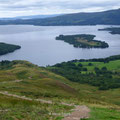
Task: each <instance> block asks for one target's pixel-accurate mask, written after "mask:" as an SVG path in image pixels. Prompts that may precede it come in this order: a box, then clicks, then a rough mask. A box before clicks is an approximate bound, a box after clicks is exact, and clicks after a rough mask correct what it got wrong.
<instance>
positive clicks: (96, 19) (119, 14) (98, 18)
mask: <svg viewBox="0 0 120 120" xmlns="http://www.w3.org/2000/svg"><path fill="white" fill-rule="evenodd" d="M0 24H31V25H41V26H57V25H58V26H59V25H97V24H98V25H101V24H105V25H120V9H117V10H109V11H104V12H93V13H73V14H66V15H61V16H57V17H52V18H45V19H29V20H20V19H19V20H13V21H9V20H5V21H4V20H3V21H2V20H1V21H0Z"/></svg>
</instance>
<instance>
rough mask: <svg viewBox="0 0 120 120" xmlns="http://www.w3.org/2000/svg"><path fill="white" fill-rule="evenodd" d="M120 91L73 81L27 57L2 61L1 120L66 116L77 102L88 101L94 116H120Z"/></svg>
mask: <svg viewBox="0 0 120 120" xmlns="http://www.w3.org/2000/svg"><path fill="white" fill-rule="evenodd" d="M119 92H120V89H114V90H107V91H100V90H98V88H97V87H93V86H90V85H87V84H79V83H75V82H71V81H69V80H67V79H66V78H64V77H62V76H59V75H57V74H55V73H52V72H50V71H49V69H46V68H43V67H38V66H36V65H33V64H31V63H29V62H27V61H13V62H9V61H2V62H0V119H1V120H8V119H11V120H16V119H19V120H21V119H34V118H36V120H62V118H63V117H64V116H66V115H69V113H70V112H71V110H74V109H73V108H74V104H75V105H83V104H84V105H87V106H88V107H89V108H90V109H91V113H90V114H91V116H90V117H91V118H90V119H92V120H94V119H98V118H99V119H100V120H102V119H104V120H108V119H110V120H112V119H111V118H113V117H114V118H115V119H116V120H119V119H120V114H119V113H120V112H119V109H120V107H119V105H120V99H119ZM113 96H114V97H113ZM77 108H79V107H77ZM80 108H86V107H80ZM83 111H84V110H83ZM76 112H78V111H76ZM96 113H97V116H96ZM101 113H103V114H102V116H101Z"/></svg>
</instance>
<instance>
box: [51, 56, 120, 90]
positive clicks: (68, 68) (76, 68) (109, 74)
mask: <svg viewBox="0 0 120 120" xmlns="http://www.w3.org/2000/svg"><path fill="white" fill-rule="evenodd" d="M116 59H120V56H112V57H109V58H106V59H96V60H95V59H94V60H85V61H87V62H88V61H89V62H88V65H87V66H86V65H85V66H84V65H83V64H82V62H83V60H79V61H80V63H79V62H78V61H77V63H79V64H77V63H76V62H75V61H74V62H73V61H69V62H63V63H61V64H56V65H54V66H51V67H49V69H50V70H51V71H52V72H55V73H57V74H59V75H62V76H64V77H66V78H67V79H69V80H70V81H72V82H78V83H81V84H90V85H92V86H97V87H99V89H100V90H108V89H113V88H120V78H119V77H114V76H119V71H111V70H108V69H107V68H106V67H102V68H98V67H96V66H94V65H93V64H92V63H91V62H93V61H95V62H98V61H99V62H101V61H102V62H103V61H104V62H105V60H107V61H106V62H105V63H103V64H106V63H107V62H108V61H110V60H116ZM81 61H82V62H81ZM85 61H84V62H85ZM88 66H89V67H90V66H92V67H93V68H94V70H92V71H89V70H88Z"/></svg>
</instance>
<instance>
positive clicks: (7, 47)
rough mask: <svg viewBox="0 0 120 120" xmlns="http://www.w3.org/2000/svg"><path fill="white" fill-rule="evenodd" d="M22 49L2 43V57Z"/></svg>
mask: <svg viewBox="0 0 120 120" xmlns="http://www.w3.org/2000/svg"><path fill="white" fill-rule="evenodd" d="M20 48H21V46H19V45H12V44H6V43H0V55H4V54H7V53H11V52H14V51H15V50H17V49H20Z"/></svg>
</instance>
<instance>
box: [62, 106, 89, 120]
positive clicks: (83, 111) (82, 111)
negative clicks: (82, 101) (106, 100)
mask: <svg viewBox="0 0 120 120" xmlns="http://www.w3.org/2000/svg"><path fill="white" fill-rule="evenodd" d="M89 112H90V109H89V108H88V107H87V106H76V108H75V109H74V110H73V112H72V113H71V114H70V115H68V116H66V117H65V118H64V119H63V120H80V119H82V118H89Z"/></svg>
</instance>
